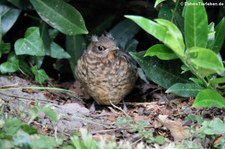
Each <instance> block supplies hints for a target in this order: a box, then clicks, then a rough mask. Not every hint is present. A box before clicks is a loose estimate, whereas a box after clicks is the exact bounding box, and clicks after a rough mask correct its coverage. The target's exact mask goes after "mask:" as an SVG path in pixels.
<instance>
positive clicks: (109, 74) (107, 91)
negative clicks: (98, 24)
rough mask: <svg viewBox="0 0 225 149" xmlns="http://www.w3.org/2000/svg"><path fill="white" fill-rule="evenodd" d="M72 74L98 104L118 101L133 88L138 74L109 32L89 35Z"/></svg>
mask: <svg viewBox="0 0 225 149" xmlns="http://www.w3.org/2000/svg"><path fill="white" fill-rule="evenodd" d="M75 75H76V78H77V80H78V81H79V82H80V83H81V85H82V87H83V88H84V89H85V90H86V91H87V93H88V94H89V95H90V96H91V97H92V98H93V99H94V100H95V101H96V102H97V104H99V105H111V104H118V103H119V102H120V101H121V100H123V99H124V97H125V96H126V95H127V94H129V93H130V92H131V91H132V90H133V88H134V86H135V83H136V80H137V76H138V75H137V67H136V65H135V64H134V63H133V60H132V58H131V57H130V55H128V54H127V53H126V52H124V51H123V50H122V49H121V48H119V47H118V46H117V44H116V42H115V40H114V38H113V37H112V35H111V34H106V35H105V34H103V35H102V36H100V37H98V36H92V38H91V42H90V44H89V45H88V47H87V49H86V50H85V51H84V53H83V55H82V56H81V57H80V59H79V60H78V61H77V66H76V69H75Z"/></svg>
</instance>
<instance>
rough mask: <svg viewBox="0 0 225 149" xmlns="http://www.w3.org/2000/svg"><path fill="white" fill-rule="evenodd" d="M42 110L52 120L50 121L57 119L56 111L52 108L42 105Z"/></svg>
mask: <svg viewBox="0 0 225 149" xmlns="http://www.w3.org/2000/svg"><path fill="white" fill-rule="evenodd" d="M43 112H44V113H45V114H46V115H47V117H48V118H49V119H50V120H52V121H57V120H58V115H57V113H56V112H55V111H54V110H52V108H51V107H50V106H49V105H47V106H45V107H44V109H43Z"/></svg>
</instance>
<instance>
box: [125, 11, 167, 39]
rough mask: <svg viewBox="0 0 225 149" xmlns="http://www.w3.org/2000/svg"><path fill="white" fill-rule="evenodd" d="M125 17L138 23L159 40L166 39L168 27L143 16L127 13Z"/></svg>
mask: <svg viewBox="0 0 225 149" xmlns="http://www.w3.org/2000/svg"><path fill="white" fill-rule="evenodd" d="M125 17H126V18H128V19H131V20H132V21H134V22H135V23H137V24H138V25H139V26H140V27H141V28H142V29H143V30H145V31H146V32H147V33H149V34H150V35H152V36H154V37H155V38H157V39H158V40H160V41H164V39H165V35H166V32H167V28H166V27H164V26H162V25H160V24H158V23H156V22H154V21H152V20H149V19H147V18H144V17H141V16H133V15H125Z"/></svg>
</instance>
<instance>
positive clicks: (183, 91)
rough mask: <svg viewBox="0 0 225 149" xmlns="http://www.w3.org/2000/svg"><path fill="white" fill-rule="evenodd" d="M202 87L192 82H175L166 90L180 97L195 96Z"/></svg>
mask: <svg viewBox="0 0 225 149" xmlns="http://www.w3.org/2000/svg"><path fill="white" fill-rule="evenodd" d="M203 89H204V88H203V87H201V86H199V85H197V84H194V83H176V84H174V85H173V86H171V87H170V88H168V89H167V90H166V93H174V94H176V95H178V96H181V97H195V96H196V95H197V94H198V93H199V92H200V91H201V90H203Z"/></svg>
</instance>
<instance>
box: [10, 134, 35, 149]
mask: <svg viewBox="0 0 225 149" xmlns="http://www.w3.org/2000/svg"><path fill="white" fill-rule="evenodd" d="M13 142H14V144H15V146H19V147H21V148H29V146H30V143H31V137H30V135H29V134H27V133H26V132H24V131H22V130H19V131H17V132H16V134H15V135H14V136H13Z"/></svg>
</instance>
